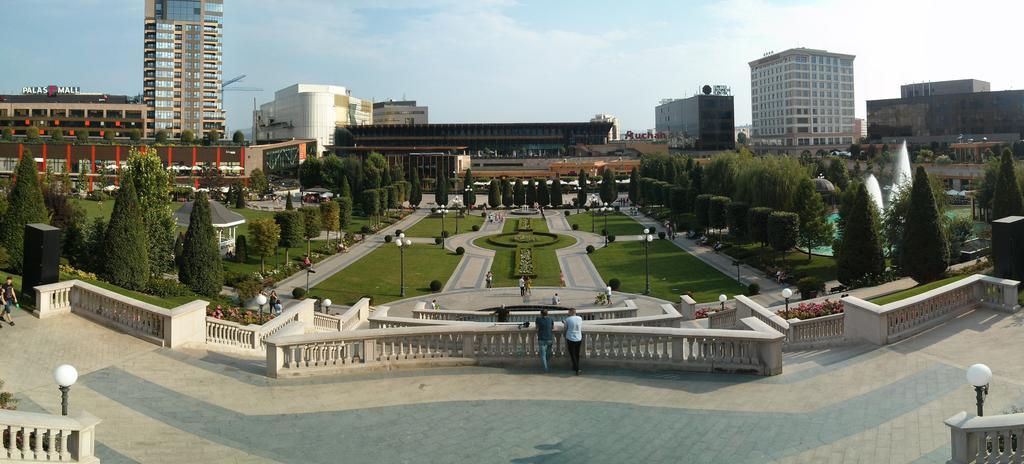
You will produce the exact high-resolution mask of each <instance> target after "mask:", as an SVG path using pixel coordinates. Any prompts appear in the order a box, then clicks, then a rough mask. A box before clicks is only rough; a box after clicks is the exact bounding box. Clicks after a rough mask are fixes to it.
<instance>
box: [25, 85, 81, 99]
mask: <svg viewBox="0 0 1024 464" xmlns="http://www.w3.org/2000/svg"><path fill="white" fill-rule="evenodd" d="M81 91H82V88H81V87H71V86H66V85H46V86H42V87H22V88H21V93H22V94H24V95H46V96H47V97H55V96H57V95H77V94H78V93H80V92H81Z"/></svg>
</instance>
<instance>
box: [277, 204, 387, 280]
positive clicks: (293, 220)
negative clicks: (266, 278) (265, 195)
mask: <svg viewBox="0 0 1024 464" xmlns="http://www.w3.org/2000/svg"><path fill="white" fill-rule="evenodd" d="M375 191H378V192H379V189H375ZM378 198H380V197H379V193H378ZM378 207H379V206H378ZM274 222H277V224H278V225H279V226H281V241H280V242H279V243H278V244H279V245H281V246H282V247H284V262H285V263H290V262H291V254H290V253H289V252H290V249H291V248H294V247H297V246H299V245H301V244H302V240H304V239H305V237H303V232H305V230H306V226H305V224H304V223H303V221H302V215H301V214H300V213H299V212H298V211H281V212H278V213H276V214H274Z"/></svg>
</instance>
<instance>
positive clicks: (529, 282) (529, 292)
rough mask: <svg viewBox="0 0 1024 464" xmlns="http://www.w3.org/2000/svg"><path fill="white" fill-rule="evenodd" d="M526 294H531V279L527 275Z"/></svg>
mask: <svg viewBox="0 0 1024 464" xmlns="http://www.w3.org/2000/svg"><path fill="white" fill-rule="evenodd" d="M526 294H527V295H528V296H533V279H531V278H529V277H527V278H526Z"/></svg>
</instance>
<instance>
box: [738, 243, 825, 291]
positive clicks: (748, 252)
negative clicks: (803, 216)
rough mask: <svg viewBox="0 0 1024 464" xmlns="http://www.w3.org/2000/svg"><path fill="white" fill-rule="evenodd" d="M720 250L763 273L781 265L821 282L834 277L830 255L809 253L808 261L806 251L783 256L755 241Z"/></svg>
mask: <svg viewBox="0 0 1024 464" xmlns="http://www.w3.org/2000/svg"><path fill="white" fill-rule="evenodd" d="M722 252H723V253H725V254H727V255H729V256H731V257H733V258H738V259H741V260H742V261H743V262H744V263H746V264H750V265H752V266H754V267H757V268H758V269H762V270H764V271H765V275H767V270H768V268H777V267H782V268H784V269H786V270H787V271H788V272H789V274H790V275H792V276H799V277H803V276H813V277H817V278H818V279H820V280H821V281H822V282H828V281H830V280H835V279H836V260H835V258H832V257H831V256H818V255H811V260H810V261H808V260H807V253H803V252H800V251H797V250H791V251H788V252H786V254H785V258H783V256H782V254H781V253H779V252H777V251H775V250H773V249H772V248H771V247H764V248H761V246H760V244H757V243H742V244H735V243H734V244H733V245H732V246H730V247H727V248H725V249H724V250H722Z"/></svg>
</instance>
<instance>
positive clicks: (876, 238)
mask: <svg viewBox="0 0 1024 464" xmlns="http://www.w3.org/2000/svg"><path fill="white" fill-rule="evenodd" d="M846 209H847V211H848V214H847V213H846V212H844V214H847V217H846V218H844V221H843V222H844V226H843V228H842V236H841V237H840V238H839V241H840V242H841V244H840V246H839V247H838V248H836V249H835V250H834V251H835V255H836V256H835V258H836V268H837V269H836V273H837V276H838V278H839V281H840V282H842V283H844V284H851V283H853V282H854V281H856V280H859V279H862V278H865V277H872V276H878V275H881V274H882V272H883V271H884V270H885V257H884V255H883V254H882V239H881V236H880V234H879V230H878V228H879V226H878V210H877V209H876V208H875V204H874V202H872V201H871V200H870V199H869V198H868V191H867V189H866V188H864V184H857V191H856V192H854V196H853V198H852V201H851V203H850V204H849V207H848V208H846Z"/></svg>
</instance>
